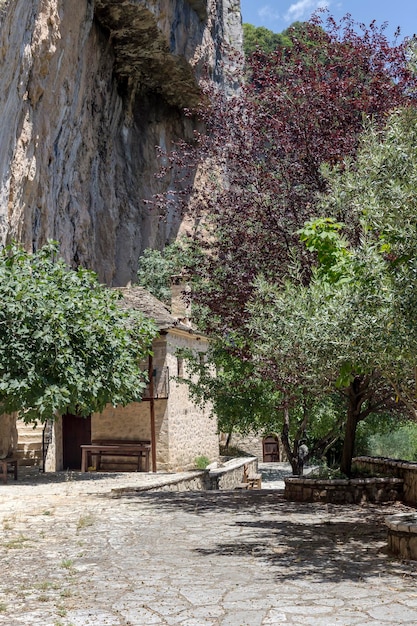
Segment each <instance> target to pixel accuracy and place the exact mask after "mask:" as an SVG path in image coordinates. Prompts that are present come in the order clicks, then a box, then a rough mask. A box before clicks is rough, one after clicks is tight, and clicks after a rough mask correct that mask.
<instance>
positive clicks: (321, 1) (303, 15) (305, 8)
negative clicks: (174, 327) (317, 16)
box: [284, 0, 330, 22]
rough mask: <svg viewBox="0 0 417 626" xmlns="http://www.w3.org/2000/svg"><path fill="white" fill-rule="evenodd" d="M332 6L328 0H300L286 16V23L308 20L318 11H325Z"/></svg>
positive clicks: (290, 8)
mask: <svg viewBox="0 0 417 626" xmlns="http://www.w3.org/2000/svg"><path fill="white" fill-rule="evenodd" d="M329 6H330V2H328V1H326V0H299V1H298V2H295V3H294V4H292V5H291V6H290V7H289V9H288V11H287V12H286V13H285V15H284V20H285V21H286V22H297V21H303V20H308V19H309V18H310V17H311V14H312V13H314V11H316V10H317V9H324V8H326V7H327V8H328V7H329Z"/></svg>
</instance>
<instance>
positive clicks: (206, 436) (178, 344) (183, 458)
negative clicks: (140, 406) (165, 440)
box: [167, 332, 219, 470]
mask: <svg viewBox="0 0 417 626" xmlns="http://www.w3.org/2000/svg"><path fill="white" fill-rule="evenodd" d="M181 348H186V349H191V350H194V351H198V352H201V353H204V352H205V351H206V350H207V342H206V341H205V340H204V339H197V338H196V337H195V336H194V335H192V334H190V335H189V336H187V335H185V334H181V335H180V334H174V333H173V332H170V333H169V335H168V341H167V365H168V367H169V370H170V372H171V373H172V374H171V376H173V377H175V376H177V375H180V376H181V375H182V376H184V377H187V366H186V361H183V362H182V361H181V359H178V356H177V350H178V349H181ZM168 427H169V434H168V437H169V465H170V468H171V469H172V470H184V469H191V468H193V467H195V459H196V458H197V457H199V456H206V457H207V458H208V459H209V460H210V461H211V462H212V461H216V460H217V459H218V458H219V438H218V433H217V420H216V419H215V418H214V417H211V411H210V407H208V406H206V407H200V406H196V405H195V404H194V403H193V402H192V401H191V399H190V397H189V393H188V386H187V385H186V384H185V383H179V382H176V381H175V380H173V379H172V377H171V386H170V398H169V421H168Z"/></svg>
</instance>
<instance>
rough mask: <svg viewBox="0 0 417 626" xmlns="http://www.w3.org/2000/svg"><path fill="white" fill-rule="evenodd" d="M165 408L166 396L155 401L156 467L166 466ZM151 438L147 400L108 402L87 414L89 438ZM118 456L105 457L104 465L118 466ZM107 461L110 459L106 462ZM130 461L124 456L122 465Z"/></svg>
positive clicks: (166, 412)
mask: <svg viewBox="0 0 417 626" xmlns="http://www.w3.org/2000/svg"><path fill="white" fill-rule="evenodd" d="M167 421H168V411H167V400H156V401H155V432H156V466H157V470H168V469H169V464H168V462H167V456H168V425H167ZM107 439H116V440H123V439H126V440H138V439H139V440H145V441H146V440H149V441H150V440H151V417H150V403H149V402H132V403H131V404H128V405H127V406H125V407H114V406H112V405H108V406H107V407H106V408H105V409H104V411H103V412H102V413H93V415H92V416H91V440H92V441H98V440H107ZM120 460H121V459H120V457H119V458H118V459H115V460H114V462H113V463H111V459H107V463H106V468H107V469H112V468H113V469H114V468H115V467H116V466H117V465H119V466H120ZM109 461H110V462H109ZM128 464H130V465H132V468H131V469H135V468H134V466H135V464H136V463H135V460H134V459H133V460H132V459H130V460H129V459H126V461H125V463H124V464H123V466H124V467H125V469H128V468H127V465H128ZM151 467H152V455H151Z"/></svg>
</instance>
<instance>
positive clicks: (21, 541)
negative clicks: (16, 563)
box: [3, 535, 30, 550]
mask: <svg viewBox="0 0 417 626" xmlns="http://www.w3.org/2000/svg"><path fill="white" fill-rule="evenodd" d="M27 541H30V539H29V537H25V536H24V535H19V537H16V539H11V540H10V541H7V542H6V543H5V544H3V545H4V547H5V548H7V549H8V550H19V549H22V548H23V547H24V545H25V543H26V542H27Z"/></svg>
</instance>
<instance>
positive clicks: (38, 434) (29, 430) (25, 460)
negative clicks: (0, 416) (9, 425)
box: [16, 420, 43, 466]
mask: <svg viewBox="0 0 417 626" xmlns="http://www.w3.org/2000/svg"><path fill="white" fill-rule="evenodd" d="M16 428H17V433H18V441H17V456H18V457H19V459H20V465H38V466H41V465H42V432H43V425H42V424H39V425H38V426H37V427H34V426H33V424H25V422H24V421H23V420H17V421H16Z"/></svg>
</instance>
